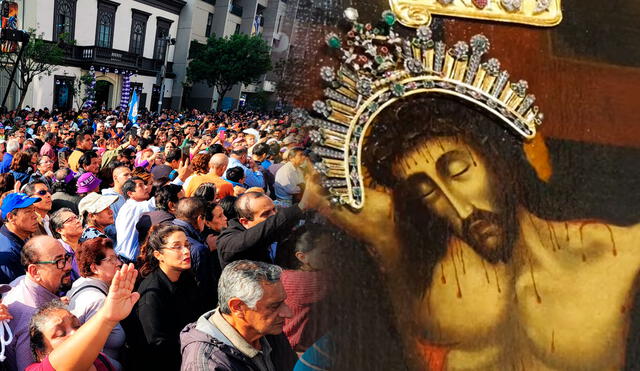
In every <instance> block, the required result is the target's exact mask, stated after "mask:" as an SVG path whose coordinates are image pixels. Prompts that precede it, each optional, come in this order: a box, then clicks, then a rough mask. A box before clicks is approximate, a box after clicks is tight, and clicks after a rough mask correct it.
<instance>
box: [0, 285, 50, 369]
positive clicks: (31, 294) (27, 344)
mask: <svg viewBox="0 0 640 371" xmlns="http://www.w3.org/2000/svg"><path fill="white" fill-rule="evenodd" d="M11 286H13V288H12V289H11V291H9V292H8V293H6V294H5V296H4V298H3V299H2V303H3V304H6V306H7V307H8V309H9V313H11V315H12V316H13V319H12V320H11V321H9V327H10V328H11V332H13V341H12V342H11V343H10V344H9V345H8V346H7V348H6V355H7V360H6V362H7V366H8V369H9V370H24V369H25V368H26V367H27V366H29V365H30V364H32V363H33V362H35V360H34V359H33V356H32V355H31V341H30V340H29V322H30V321H31V317H32V316H33V314H34V313H35V312H36V311H37V310H38V307H40V306H42V305H43V304H46V303H48V302H50V301H51V300H53V299H57V298H58V296H57V295H56V294H54V293H52V292H51V291H49V290H47V289H45V288H44V287H42V286H40V285H38V284H37V283H35V282H33V281H32V280H31V278H29V276H26V275H25V276H20V277H18V278H16V279H15V280H14V281H13V282H11Z"/></svg>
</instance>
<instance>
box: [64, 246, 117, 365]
mask: <svg viewBox="0 0 640 371" xmlns="http://www.w3.org/2000/svg"><path fill="white" fill-rule="evenodd" d="M76 257H77V260H78V268H79V269H80V276H81V277H80V278H78V279H77V280H76V281H75V282H74V283H73V286H72V287H71V291H69V292H68V293H67V296H68V297H69V300H70V301H69V310H70V311H71V313H73V315H75V316H76V317H78V319H79V320H80V323H85V322H87V321H88V320H89V318H91V317H93V316H94V315H95V314H96V313H97V312H98V310H99V309H100V307H102V304H103V303H104V301H105V299H106V298H107V293H108V292H109V286H111V281H112V280H113V277H114V276H115V274H116V272H117V271H118V269H120V267H121V266H122V262H121V261H120V260H119V259H118V256H117V255H116V253H115V252H114V251H113V242H111V240H110V239H108V238H93V239H90V240H88V241H86V242H84V243H82V245H80V248H79V249H78V251H77V254H76ZM124 341H125V333H124V329H123V328H122V326H121V325H120V324H117V325H116V326H115V327H114V328H113V330H111V334H110V335H109V337H108V338H107V342H106V343H105V345H104V348H103V349H102V352H103V353H104V354H106V355H107V356H108V357H109V360H110V361H111V364H112V365H113V366H115V368H117V369H121V368H122V367H120V349H121V348H122V346H123V345H124Z"/></svg>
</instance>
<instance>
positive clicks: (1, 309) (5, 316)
mask: <svg viewBox="0 0 640 371" xmlns="http://www.w3.org/2000/svg"><path fill="white" fill-rule="evenodd" d="M12 319H13V316H12V315H11V313H9V309H8V308H7V306H6V305H4V304H0V322H2V321H10V320H12Z"/></svg>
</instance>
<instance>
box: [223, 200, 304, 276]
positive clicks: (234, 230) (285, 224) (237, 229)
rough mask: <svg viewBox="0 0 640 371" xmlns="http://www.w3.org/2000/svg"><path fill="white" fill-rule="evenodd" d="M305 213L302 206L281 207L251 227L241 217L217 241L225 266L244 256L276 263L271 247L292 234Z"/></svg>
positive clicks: (244, 257)
mask: <svg viewBox="0 0 640 371" xmlns="http://www.w3.org/2000/svg"><path fill="white" fill-rule="evenodd" d="M302 215H303V213H302V210H300V208H299V207H298V206H291V207H288V208H286V209H281V210H279V211H278V212H277V213H276V214H275V215H272V216H270V217H269V218H267V220H265V221H264V222H262V223H259V224H257V225H255V226H253V227H252V228H249V229H246V228H245V227H244V226H243V225H242V224H240V222H239V221H238V220H237V219H233V220H231V221H230V222H229V226H228V227H227V229H225V230H224V231H222V233H221V234H220V237H218V241H217V242H218V244H217V247H218V255H219V256H220V264H221V265H222V268H224V267H225V266H226V265H227V264H229V263H231V262H233V261H236V260H242V259H247V260H253V261H261V262H265V263H272V260H271V257H270V256H269V247H270V246H271V244H273V243H274V242H279V241H280V240H282V239H283V238H284V237H286V236H288V235H289V234H290V233H291V229H292V228H293V227H295V226H296V224H297V223H298V222H299V221H300V219H302Z"/></svg>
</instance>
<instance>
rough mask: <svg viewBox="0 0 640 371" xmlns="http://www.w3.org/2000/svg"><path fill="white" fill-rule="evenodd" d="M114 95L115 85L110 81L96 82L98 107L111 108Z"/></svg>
mask: <svg viewBox="0 0 640 371" xmlns="http://www.w3.org/2000/svg"><path fill="white" fill-rule="evenodd" d="M112 95H113V84H112V83H110V82H109V81H105V80H98V81H96V107H102V106H103V105H104V107H106V108H111V97H112Z"/></svg>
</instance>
